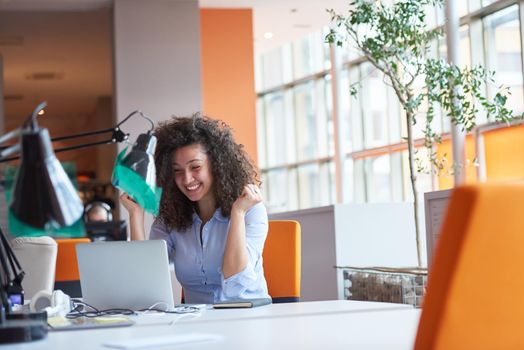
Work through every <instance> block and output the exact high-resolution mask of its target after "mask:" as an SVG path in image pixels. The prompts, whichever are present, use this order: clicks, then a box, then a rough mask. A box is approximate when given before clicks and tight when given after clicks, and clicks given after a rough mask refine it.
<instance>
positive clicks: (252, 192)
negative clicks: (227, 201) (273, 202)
mask: <svg viewBox="0 0 524 350" xmlns="http://www.w3.org/2000/svg"><path fill="white" fill-rule="evenodd" d="M260 202H262V193H261V191H260V188H258V186H257V185H253V184H249V185H246V186H244V190H243V191H242V194H240V197H238V198H237V199H236V200H235V202H234V203H233V206H232V207H231V211H238V212H241V213H243V214H245V213H246V212H247V211H248V210H249V209H250V208H251V207H252V206H254V205H255V204H257V203H260Z"/></svg>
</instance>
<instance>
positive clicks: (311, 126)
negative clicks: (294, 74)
mask: <svg viewBox="0 0 524 350" xmlns="http://www.w3.org/2000/svg"><path fill="white" fill-rule="evenodd" d="M327 85H329V84H328V82H327V81H326V80H324V79H320V80H317V81H315V82H313V81H309V82H307V83H304V84H300V85H297V86H296V87H295V88H294V89H293V91H294V96H295V116H296V130H295V132H296V140H297V146H296V147H297V156H298V160H299V161H303V160H311V159H315V158H318V157H325V156H327V155H328V154H330V153H333V150H332V149H330V146H329V145H330V144H331V143H332V141H331V140H332V135H333V131H332V130H330V131H328V130H327V128H328V126H329V125H331V124H332V117H331V115H330V114H329V113H328V111H327V106H326V104H325V99H326V90H327Z"/></svg>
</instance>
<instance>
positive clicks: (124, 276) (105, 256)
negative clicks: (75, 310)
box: [76, 240, 174, 310]
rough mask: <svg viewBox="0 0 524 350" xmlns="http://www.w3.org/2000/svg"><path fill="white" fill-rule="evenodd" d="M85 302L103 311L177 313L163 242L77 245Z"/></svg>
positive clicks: (164, 243)
mask: <svg viewBox="0 0 524 350" xmlns="http://www.w3.org/2000/svg"><path fill="white" fill-rule="evenodd" d="M76 252H77V258H78V268H79V272H80V285H81V289H82V299H83V301H84V302H85V303H87V304H89V305H92V306H94V307H96V308H97V309H99V310H105V309H113V308H122V309H131V310H142V309H147V308H149V307H152V306H155V307H156V308H161V309H167V310H173V308H174V302H173V290H172V287H171V274H170V271H169V261H168V257H167V248H166V242H165V241H163V240H151V241H131V242H127V241H124V242H116V241H115V242H94V243H89V244H78V245H77V246H76Z"/></svg>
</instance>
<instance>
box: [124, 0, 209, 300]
mask: <svg viewBox="0 0 524 350" xmlns="http://www.w3.org/2000/svg"><path fill="white" fill-rule="evenodd" d="M114 75H115V77H114V89H115V91H114V99H115V106H116V116H117V122H118V121H121V120H122V119H124V118H125V117H126V116H127V115H128V114H129V113H130V112H132V111H134V110H136V109H140V110H141V111H142V112H143V113H144V114H146V115H147V116H149V117H150V118H151V119H153V121H154V122H155V123H157V122H159V121H163V120H166V119H169V118H170V117H171V116H172V115H177V116H180V115H190V114H193V113H194V112H197V111H200V110H201V109H202V96H201V94H202V92H201V91H202V89H201V72H200V13H199V7H198V1H197V0H185V1H171V0H115V2H114ZM148 128H149V124H148V123H147V122H146V121H144V120H143V119H141V118H139V117H138V116H135V117H133V119H132V120H130V121H129V122H127V123H125V124H124V125H123V126H122V129H123V130H124V131H125V132H129V133H131V141H134V140H135V139H136V137H137V136H138V135H139V134H140V133H142V132H145V131H146V130H148ZM119 147H120V148H119V149H120V150H121V149H123V147H125V145H119ZM121 210H122V211H121V212H124V210H123V209H122V208H121ZM125 217H126V215H125V214H124V215H123V218H124V219H125ZM152 222H153V218H152V216H147V217H146V222H145V227H146V235H149V228H150V226H151V224H152ZM175 298H177V296H175ZM175 300H176V299H175Z"/></svg>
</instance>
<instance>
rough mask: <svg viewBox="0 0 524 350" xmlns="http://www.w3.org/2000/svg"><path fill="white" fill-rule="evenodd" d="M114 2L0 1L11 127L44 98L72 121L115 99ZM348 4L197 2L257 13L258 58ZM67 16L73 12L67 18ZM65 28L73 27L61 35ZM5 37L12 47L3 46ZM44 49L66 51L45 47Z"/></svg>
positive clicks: (321, 0)
mask: <svg viewBox="0 0 524 350" xmlns="http://www.w3.org/2000/svg"><path fill="white" fill-rule="evenodd" d="M173 1H187V0H173ZM112 2H113V1H112V0H0V55H1V56H3V57H4V82H5V84H4V94H5V95H6V96H8V97H9V98H8V99H7V100H6V101H5V110H6V115H7V116H8V117H7V120H6V127H7V129H10V128H11V127H13V126H16V125H17V123H18V120H19V118H23V117H25V116H26V115H27V114H28V113H30V109H31V108H30V107H29V106H33V107H34V106H36V105H37V104H38V103H39V102H40V101H41V100H42V99H43V98H45V99H46V100H47V101H48V104H49V111H50V112H51V110H52V108H53V107H54V108H55V113H57V114H58V115H59V116H63V117H66V116H67V117H71V116H74V115H79V114H84V115H85V114H89V113H92V112H93V111H94V108H95V103H96V98H97V97H98V96H104V95H111V93H112V81H111V79H112V78H111V77H112V73H111V48H110V45H111V42H110V40H111V38H110V33H111V28H110V27H111V14H110V11H109V9H110V8H111V6H112ZM348 3H349V0H200V7H201V8H252V9H253V26H254V28H253V30H254V46H255V52H257V53H260V52H265V51H267V50H270V49H272V48H274V47H276V46H278V45H281V44H283V43H286V42H289V41H291V40H294V39H296V38H297V37H301V36H304V35H306V34H307V33H310V32H313V31H315V30H317V29H319V28H321V27H323V26H325V25H327V24H328V23H329V20H330V19H329V16H328V14H327V12H326V8H334V9H336V10H337V11H340V12H342V11H344V10H345V9H346V8H347V6H348ZM28 11H29V12H28ZM40 11H45V13H42V12H40ZM63 11H70V12H72V13H68V14H67V15H64V13H63ZM72 23H74V25H71V24H72ZM92 23H99V25H98V26H92ZM64 27H67V28H72V29H71V30H68V32H67V33H64V31H63V30H62V28H64ZM266 32H272V33H273V37H272V38H271V39H264V33H266ZM79 37H82V38H83V40H78V38H79ZM100 38H106V39H103V40H100ZM5 40H8V41H9V40H11V41H13V40H14V43H13V42H11V44H8V45H6V43H5ZM17 40H19V41H21V42H17ZM2 41H4V42H3V43H2ZM79 43H81V44H79ZM45 45H48V47H50V46H51V45H52V47H60V48H61V49H60V50H45V48H46V47H45ZM94 71H96V72H98V74H93V73H92V72H94ZM38 72H54V73H57V74H58V77H57V78H58V79H52V80H31V79H28V74H31V73H38ZM21 97H22V98H21ZM58 106H59V107H58Z"/></svg>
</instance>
